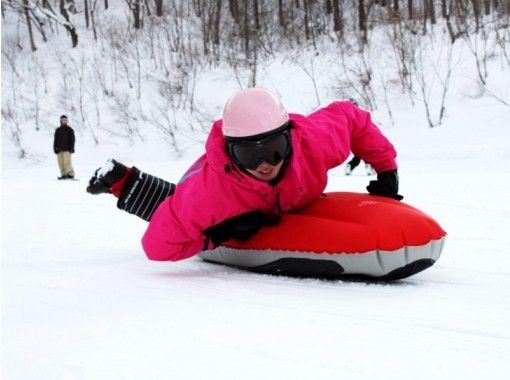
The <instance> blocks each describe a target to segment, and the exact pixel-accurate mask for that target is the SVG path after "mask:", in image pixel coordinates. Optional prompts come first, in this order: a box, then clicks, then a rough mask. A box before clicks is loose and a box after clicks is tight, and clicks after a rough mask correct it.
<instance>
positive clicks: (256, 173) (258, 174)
mask: <svg viewBox="0 0 510 380" xmlns="http://www.w3.org/2000/svg"><path fill="white" fill-rule="evenodd" d="M284 162H285V160H282V161H280V162H279V163H278V164H276V165H271V164H268V163H267V162H262V163H261V164H260V165H259V166H258V167H257V169H255V170H250V169H246V171H247V172H248V173H250V174H251V175H252V176H253V177H255V178H257V179H258V180H260V181H265V182H269V181H272V180H273V179H275V178H276V177H277V176H278V174H279V173H280V170H281V169H282V166H283V163H284Z"/></svg>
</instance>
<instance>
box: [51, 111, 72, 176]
mask: <svg viewBox="0 0 510 380" xmlns="http://www.w3.org/2000/svg"><path fill="white" fill-rule="evenodd" d="M74 142H75V138H74V131H73V129H72V128H71V127H70V126H69V125H67V116H66V115H62V116H60V126H59V127H58V128H57V129H56V130H55V136H54V139H53V151H54V152H55V154H56V155H57V160H58V167H59V168H60V177H58V179H73V178H74V170H73V165H72V163H71V154H73V153H74Z"/></svg>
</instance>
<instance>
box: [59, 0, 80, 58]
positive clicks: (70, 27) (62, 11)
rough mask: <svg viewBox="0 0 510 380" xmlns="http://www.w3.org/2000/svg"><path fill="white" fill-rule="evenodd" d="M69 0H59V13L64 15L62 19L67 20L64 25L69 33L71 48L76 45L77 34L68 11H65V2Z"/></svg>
mask: <svg viewBox="0 0 510 380" xmlns="http://www.w3.org/2000/svg"><path fill="white" fill-rule="evenodd" d="M68 2H69V0H60V14H61V15H62V16H63V17H64V19H65V20H66V21H67V24H66V25H64V27H65V28H66V29H67V31H68V32H69V34H70V35H71V43H72V44H73V48H74V47H76V46H78V34H77V33H76V28H75V27H74V25H73V24H72V23H71V20H70V19H69V13H68V12H67V7H66V5H67V3H68Z"/></svg>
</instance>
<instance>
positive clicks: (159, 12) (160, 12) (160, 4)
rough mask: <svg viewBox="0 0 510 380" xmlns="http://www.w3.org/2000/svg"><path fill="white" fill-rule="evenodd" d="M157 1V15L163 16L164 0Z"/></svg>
mask: <svg viewBox="0 0 510 380" xmlns="http://www.w3.org/2000/svg"><path fill="white" fill-rule="evenodd" d="M155 1H156V16H158V17H162V16H163V0H155Z"/></svg>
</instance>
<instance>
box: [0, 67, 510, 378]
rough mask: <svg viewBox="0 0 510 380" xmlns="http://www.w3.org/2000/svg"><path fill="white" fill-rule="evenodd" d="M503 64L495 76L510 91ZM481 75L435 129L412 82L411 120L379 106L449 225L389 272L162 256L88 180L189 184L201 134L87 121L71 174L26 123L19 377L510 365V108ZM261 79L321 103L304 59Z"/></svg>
mask: <svg viewBox="0 0 510 380" xmlns="http://www.w3.org/2000/svg"><path fill="white" fill-rule="evenodd" d="M498 67H499V66H498V65H494V66H493V67H492V68H491V75H492V77H491V78H492V80H493V83H495V84H496V85H498V84H499V86H500V89H502V90H504V89H505V88H506V89H508V87H505V86H508V82H509V78H508V70H507V71H506V72H503V71H501V70H500V69H498ZM319 71H320V70H319ZM326 71H327V70H326V69H324V72H326ZM226 77H227V74H226V73H224V72H223V73H222V75H219V74H218V72H217V71H216V72H211V73H208V74H205V78H206V79H204V80H203V81H202V82H201V83H200V86H199V89H198V91H197V94H198V96H199V98H200V100H201V101H203V102H204V103H207V104H209V105H210V106H211V109H216V110H217V111H218V110H220V109H221V106H222V105H223V103H224V102H225V101H226V99H227V98H228V95H229V94H230V92H231V90H233V89H235V88H236V84H235V82H233V81H232V79H230V81H229V80H227V79H225V78H226ZM471 79H472V78H467V79H466V80H465V81H462V80H457V81H456V82H455V84H454V87H453V88H452V90H451V95H450V97H451V99H450V102H449V106H448V111H447V112H448V113H447V117H446V120H445V122H444V123H443V124H442V125H440V126H438V127H436V128H433V129H431V128H428V127H427V125H426V122H425V119H424V117H423V111H422V110H420V109H419V107H416V108H414V109H412V108H409V107H407V106H403V105H402V104H405V103H404V101H402V102H400V101H399V99H398V97H397V96H395V97H394V98H393V99H392V101H393V102H394V104H395V109H394V110H393V112H394V118H395V125H391V123H390V122H389V120H387V119H388V118H387V115H386V114H385V113H384V112H382V111H376V112H374V119H375V120H377V121H378V122H379V124H380V125H381V128H382V129H383V131H384V133H385V134H386V135H387V136H388V137H389V138H390V140H391V141H392V142H393V143H394V145H395V147H396V148H397V151H398V162H399V165H400V169H399V174H400V179H401V187H400V193H401V194H403V195H404V196H405V199H404V202H407V203H409V204H411V205H413V206H415V207H418V208H419V209H421V210H423V211H425V212H426V213H428V214H430V215H431V216H433V217H434V218H435V219H436V220H437V221H438V222H439V223H440V224H441V225H442V227H443V228H444V229H445V230H446V231H447V233H448V237H447V240H446V246H445V249H444V251H443V254H442V257H441V258H440V260H439V261H438V262H437V263H436V264H435V265H434V266H433V267H431V268H429V269H427V270H425V271H424V272H421V273H419V274H417V275H415V276H412V277H410V278H408V279H405V280H401V281H398V282H394V283H389V284H374V283H364V282H361V283H360V282H346V281H322V280H314V279H293V278H287V277H276V276H268V275H260V274H253V273H249V272H244V271H241V270H236V269H232V268H229V267H224V266H220V265H213V264H209V263H205V262H202V261H201V260H200V259H198V258H192V259H189V260H185V261H181V262H176V263H170V262H168V263H166V262H163V263H162V262H151V261H149V260H147V259H146V258H145V256H144V254H143V251H142V249H141V245H140V243H139V239H140V237H141V235H142V234H143V232H144V228H145V226H146V223H145V222H144V221H142V220H139V219H137V218H136V217H133V216H131V215H128V214H126V213H123V212H121V211H119V210H117V209H116V208H115V199H114V198H113V197H112V196H110V195H101V196H91V195H89V194H87V193H86V192H85V188H86V186H87V183H88V178H89V177H90V175H91V174H92V173H93V172H94V170H95V169H96V168H97V167H98V166H100V165H101V164H102V163H103V162H104V161H105V160H106V159H107V158H109V157H115V158H117V159H119V160H120V161H122V162H124V163H126V164H128V165H136V166H137V167H138V168H140V169H141V170H144V171H146V172H149V173H151V174H155V175H158V176H160V177H163V178H165V179H168V180H170V181H173V182H176V181H177V180H178V179H179V178H180V176H181V175H182V174H183V172H184V170H185V169H186V168H187V167H188V166H189V165H190V164H191V163H192V162H193V161H194V159H195V158H196V157H197V155H198V154H200V152H201V150H202V144H201V143H200V142H198V143H197V142H194V140H193V139H186V138H185V137H182V138H183V140H182V141H183V142H182V144H183V146H184V147H186V152H185V153H184V154H183V155H181V156H180V157H177V156H176V155H174V154H172V153H171V151H170V149H169V146H168V144H167V143H166V142H165V141H162V140H161V139H158V138H156V137H155V136H153V138H149V139H147V140H146V142H145V143H140V142H139V143H136V144H135V145H129V144H128V143H125V142H116V143H114V142H112V143H107V144H100V145H99V146H95V145H94V144H93V143H92V142H91V141H90V137H89V136H88V135H87V134H86V131H85V132H84V131H82V132H81V133H78V134H77V146H76V154H74V155H73V163H74V167H75V171H76V174H77V177H78V178H79V179H80V181H57V179H56V177H57V175H58V174H59V173H58V168H57V162H56V158H55V156H54V155H53V152H52V150H51V145H52V138H53V136H52V131H51V130H50V131H46V132H43V133H41V132H39V133H37V134H36V133H35V132H34V133H33V134H28V135H26V136H25V139H26V142H27V145H28V146H29V147H30V149H29V151H31V153H32V154H31V155H30V156H29V157H28V158H27V159H25V160H18V159H17V158H16V157H15V155H14V153H13V148H12V147H11V146H10V145H9V144H8V142H6V141H5V138H4V141H3V143H2V196H1V197H2V198H1V199H2V214H1V216H2V377H3V379H9V380H11V379H240V378H243V379H333V378H336V379H339V378H342V379H369V378H382V379H406V378H413V379H447V378H448V379H481V378H484V379H504V378H508V377H507V376H508V373H510V256H509V254H508V250H509V247H510V233H509V228H510V202H509V200H508V199H509V198H508V192H509V188H510V165H509V164H510V146H509V145H510V108H508V107H506V106H504V105H502V104H501V103H499V102H497V101H496V100H495V99H494V98H491V97H490V96H484V97H478V98H474V97H472V96H468V95H469V92H470V88H471V87H470V86H471V83H472V81H471ZM260 84H261V85H263V86H264V85H265V86H266V87H268V88H270V89H273V90H276V89H277V90H278V93H279V94H280V95H281V97H282V101H283V103H284V104H286V105H287V106H288V108H289V110H290V111H292V112H300V113H307V112H309V111H310V110H311V109H312V108H313V107H314V106H315V104H314V100H315V98H314V92H313V88H312V85H311V83H310V81H309V80H308V79H307V77H306V76H304V74H303V73H301V72H299V70H293V69H292V68H291V67H286V66H285V65H278V64H274V65H273V66H268V68H267V72H266V73H265V74H264V75H263V76H262V77H261V78H260ZM297 84H301V86H300V87H299V92H298V91H296V86H297ZM322 89H323V87H321V91H322ZM324 92H325V90H324ZM324 103H325V104H326V102H324ZM214 107H216V108H214ZM61 113H66V112H65V110H55V120H54V122H55V123H56V122H57V121H58V115H60V114H61ZM218 114H219V113H218ZM69 118H70V125H71V126H72V125H73V124H74V120H73V119H74V116H73V115H69ZM50 122H51V121H50ZM204 127H206V126H204ZM204 138H205V135H202V136H201V139H202V141H203V139H204ZM370 179H373V178H371V177H367V176H365V175H364V170H363V168H361V167H360V168H359V169H357V170H356V171H355V172H354V173H353V175H352V176H351V177H346V176H345V175H344V172H343V167H341V168H338V169H335V170H333V171H331V173H330V182H329V185H328V190H336V191H341V190H346V191H359V192H364V191H365V186H366V185H367V184H368V181H369V180H370ZM505 373H506V375H505Z"/></svg>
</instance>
